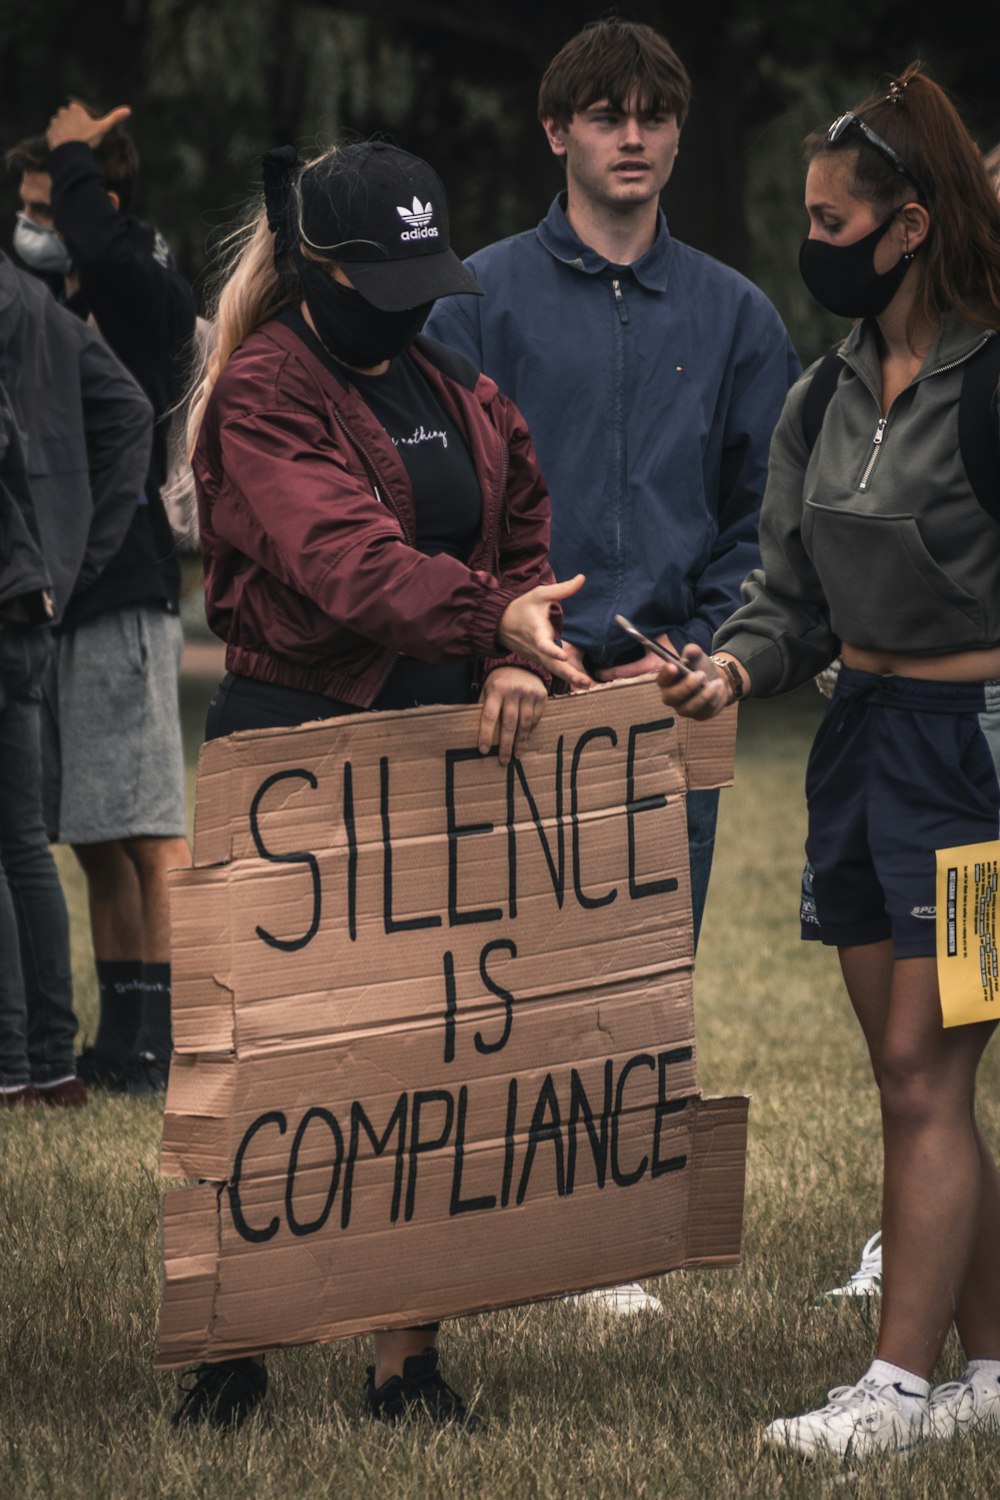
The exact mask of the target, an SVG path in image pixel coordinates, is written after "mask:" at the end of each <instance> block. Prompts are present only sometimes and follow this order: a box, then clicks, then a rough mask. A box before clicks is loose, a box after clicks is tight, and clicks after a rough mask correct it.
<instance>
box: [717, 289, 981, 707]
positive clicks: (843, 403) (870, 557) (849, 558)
mask: <svg viewBox="0 0 1000 1500" xmlns="http://www.w3.org/2000/svg"><path fill="white" fill-rule="evenodd" d="M994 337H996V334H995V332H994V331H993V330H991V329H984V328H973V327H972V326H970V325H969V324H967V323H964V322H962V321H961V320H960V319H959V318H958V317H956V316H955V315H953V314H951V315H948V316H947V317H946V318H945V320H944V322H943V324H942V328H941V332H940V334H939V336H938V338H937V339H936V341H935V343H934V344H933V345H932V347H931V349H930V352H929V353H928V356H927V358H926V360H925V361H924V364H923V367H922V368H921V370H920V373H919V374H918V375H917V376H916V378H915V379H914V380H913V381H912V382H911V383H910V384H909V385H908V386H907V387H906V388H905V390H903V391H901V392H900V393H899V395H898V396H897V397H896V398H895V400H894V401H893V402H892V404H891V406H890V407H889V410H888V411H887V412H886V413H885V415H884V416H883V414H882V409H881V402H880V398H879V392H880V390H881V373H880V369H879V357H878V347H877V342H876V335H875V327H874V324H872V323H871V322H869V321H867V320H866V321H865V322H862V323H859V324H857V325H856V326H855V328H854V329H852V331H851V333H850V334H849V335H848V337H847V338H846V339H845V341H844V343H843V345H842V346H841V349H840V354H841V357H842V358H843V361H844V368H843V370H842V371H841V373H840V378H839V380H838V383H837V387H836V390H835V391H834V393H833V396H832V398H831V400H830V404H829V406H828V407H827V411H826V416H825V418H824V421H823V426H822V429H821V431H820V433H819V436H818V437H817V439H816V443H815V446H814V447H813V449H812V452H810V451H809V448H808V445H807V442H806V438H805V434H804V431H803V425H802V414H803V404H804V401H805V395H806V391H807V390H808V387H809V381H810V379H811V377H812V374H813V371H814V370H815V368H816V367H815V365H814V366H812V367H811V368H810V369H809V370H807V371H806V372H805V374H804V375H803V376H802V378H801V379H800V380H798V381H797V382H796V384H795V385H794V386H793V387H792V389H791V390H790V391H789V393H788V400H787V401H786V403H785V408H784V411H783V412H782V415H781V419H780V421H779V423H778V426H777V427H776V429H775V433H774V438H773V441H772V444H771V455H770V464H769V470H768V481H767V488H766V491H765V495H764V504H763V508H762V511H761V527H760V547H761V563H762V565H761V567H760V568H759V569H756V570H755V571H754V572H752V573H751V574H750V575H749V576H748V577H747V578H746V580H745V581H744V583H743V588H742V596H743V600H744V603H743V605H742V607H741V608H740V609H738V610H737V611H736V612H735V614H733V615H731V616H730V618H729V619H728V620H727V621H726V623H725V624H724V625H723V626H722V627H721V628H720V629H719V630H718V632H717V633H716V635H715V639H714V641H713V643H712V645H713V649H714V650H725V651H728V652H731V653H732V655H733V656H735V657H736V658H737V660H738V661H740V662H741V663H742V664H743V666H744V667H745V668H746V670H747V672H748V673H749V675H750V680H751V684H752V692H753V693H754V695H755V696H757V697H771V696H773V695H775V694H777V693H783V692H787V691H788V690H789V689H790V688H794V687H797V686H798V685H799V684H800V683H802V682H805V681H806V680H807V679H808V678H809V677H811V676H813V675H814V674H815V673H816V672H818V671H821V670H822V668H823V667H825V666H827V665H828V664H829V662H831V661H832V660H833V658H834V657H835V656H836V655H837V652H838V651H839V649H840V645H841V642H848V643H849V644H851V645H852V646H857V647H860V648H862V649H864V650H869V651H886V652H894V653H895V652H912V653H915V654H920V655H936V654H941V655H944V654H946V653H949V652H954V651H968V650H976V649H981V648H984V647H989V646H996V645H997V644H1000V525H998V524H997V523H996V521H994V520H992V519H991V518H990V516H989V515H987V513H986V512H985V511H984V510H983V507H982V506H981V504H980V503H979V501H978V500H977V498H976V496H975V493H974V491H973V489H972V486H971V484H970V483H969V479H968V477H967V475H966V471H965V465H964V463H963V460H962V454H961V452H960V449H959V441H958V407H959V396H960V394H961V388H962V378H963V373H964V366H965V363H966V361H967V360H968V359H969V358H970V356H971V355H973V354H974V353H975V352H976V351H977V350H978V349H980V348H981V347H982V345H983V343H984V342H985V341H986V340H987V339H990V338H994ZM998 440H1000V438H998Z"/></svg>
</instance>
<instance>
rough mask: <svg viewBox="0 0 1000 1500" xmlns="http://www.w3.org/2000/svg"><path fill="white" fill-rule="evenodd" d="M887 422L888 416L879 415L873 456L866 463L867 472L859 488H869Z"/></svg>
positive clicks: (873, 442) (873, 439)
mask: <svg viewBox="0 0 1000 1500" xmlns="http://www.w3.org/2000/svg"><path fill="white" fill-rule="evenodd" d="M885 424H886V418H885V417H879V419H878V426H877V427H876V429H875V435H874V437H873V438H872V456H871V458H870V459H869V460H868V462H867V464H866V465H865V472H864V473H863V474H862V476H861V483H860V484H859V485H858V489H860V490H864V489H867V488H868V481H869V479H870V478H871V472H872V469H873V468H874V467H875V460H876V459H877V458H878V450H879V448H880V447H881V445H882V438H883V436H884V435H885Z"/></svg>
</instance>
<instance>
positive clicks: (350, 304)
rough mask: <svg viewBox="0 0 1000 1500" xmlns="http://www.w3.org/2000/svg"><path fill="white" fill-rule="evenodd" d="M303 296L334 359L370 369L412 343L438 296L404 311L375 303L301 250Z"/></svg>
mask: <svg viewBox="0 0 1000 1500" xmlns="http://www.w3.org/2000/svg"><path fill="white" fill-rule="evenodd" d="M295 258H296V261H297V264H298V273H299V282H300V284H301V287H302V296H303V298H304V299H305V304H306V306H307V307H308V309H309V313H310V315H311V317H312V320H313V322H314V323H315V325H316V332H317V334H318V335H319V338H320V341H321V343H322V344H323V346H324V347H325V348H326V349H328V350H329V352H330V353H331V354H332V355H333V357H334V358H335V359H339V360H341V361H342V362H343V363H344V364H345V365H353V366H354V367H355V368H356V369H359V370H370V369H372V368H373V367H374V366H375V365H378V364H381V363H382V361H383V360H384V359H394V358H395V356H396V355H397V354H402V352H403V350H404V349H408V348H409V347H410V345H411V344H412V343H413V340H414V339H415V338H416V336H417V334H418V333H419V332H420V330H421V328H423V326H424V324H425V323H426V321H427V318H428V316H429V314H430V310H431V308H432V307H433V306H434V304H433V302H424V303H422V304H421V306H420V307H408V308H406V309H405V310H404V311H403V312H383V311H382V310H381V309H380V308H378V307H373V306H372V304H371V303H370V302H367V301H366V300H365V298H364V297H362V295H361V293H360V292H358V291H355V289H354V287H352V286H344V285H343V283H342V282H339V281H334V279H333V277H332V276H331V275H330V273H329V272H328V271H326V270H324V269H323V267H322V266H321V265H318V264H317V263H316V262H315V261H311V260H307V259H306V257H305V256H304V255H303V254H302V251H301V250H297V251H296V256H295Z"/></svg>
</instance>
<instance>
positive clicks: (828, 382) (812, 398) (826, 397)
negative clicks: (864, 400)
mask: <svg viewBox="0 0 1000 1500" xmlns="http://www.w3.org/2000/svg"><path fill="white" fill-rule="evenodd" d="M843 367H844V361H843V360H842V359H841V357H840V355H839V354H838V352H837V350H836V349H828V350H827V351H826V353H825V354H824V355H823V358H822V359H821V360H820V362H819V364H818V365H817V366H816V369H815V372H814V374H813V377H812V379H811V380H810V382H809V389H808V390H807V391H806V394H805V400H804V401H803V403H802V435H803V437H804V438H805V440H806V447H807V448H808V449H809V452H810V453H811V452H812V450H813V449H814V448H815V446H816V439H817V438H818V437H819V430H820V428H821V427H822V426H823V418H824V417H825V416H826V409H827V407H828V406H829V405H830V398H831V396H832V395H833V393H834V391H835V390H836V389H837V381H838V380H839V379H840V372H841V370H842V369H843Z"/></svg>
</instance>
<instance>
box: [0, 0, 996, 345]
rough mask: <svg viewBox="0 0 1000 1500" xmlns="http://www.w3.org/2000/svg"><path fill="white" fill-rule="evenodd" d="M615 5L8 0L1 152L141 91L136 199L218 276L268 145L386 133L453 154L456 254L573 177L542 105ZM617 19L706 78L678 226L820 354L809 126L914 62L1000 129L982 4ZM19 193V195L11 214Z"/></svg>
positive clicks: (440, 166)
mask: <svg viewBox="0 0 1000 1500" xmlns="http://www.w3.org/2000/svg"><path fill="white" fill-rule="evenodd" d="M607 13H608V11H607V8H606V7H605V6H599V5H595V6H592V7H591V6H587V5H580V4H569V3H565V0H556V3H538V0H506V3H505V4H503V5H500V4H497V3H494V4H491V5H488V6H487V5H476V4H471V3H469V0H428V3H421V0H406V3H392V0H361V3H358V4H353V5H352V4H337V3H326V0H89V3H85V4H81V3H80V0H33V3H32V4H31V5H30V6H29V5H26V4H25V3H24V0H0V40H2V50H0V145H2V146H3V147H4V148H6V147H7V146H9V145H11V144H13V143H14V142H15V141H17V140H18V139H19V138H20V137H22V136H24V135H28V134H33V133H36V132H38V131H39V130H42V129H44V126H45V124H46V122H47V121H48V119H49V117H50V116H51V115H52V114H53V112H54V111H55V109H56V108H57V107H58V106H59V105H60V104H61V103H62V102H64V100H65V98H66V96H67V95H77V96H79V97H81V98H85V99H87V100H89V101H92V102H93V103H95V104H97V105H99V106H100V107H102V108H110V107H112V106H113V105H117V104H129V105H131V106H132V109H133V122H132V124H133V129H134V134H135V137H136V140H137V142H138V145H139V149H140V151H141V153H142V158H143V169H142V175H141V183H140V187H141V191H140V196H139V202H138V205H137V208H138V211H139V212H140V213H141V214H142V215H143V216H144V217H148V218H150V219H152V220H154V221H155V222H156V223H157V224H159V226H160V227H161V228H162V230H163V231H164V233H165V234H166V236H167V238H168V240H169V241H170V243H171V244H172V246H173V248H174V252H175V255H176V256H177V259H178V262H179V264H180V265H181V267H182V268H183V269H184V270H185V271H186V272H187V273H188V274H189V275H190V276H191V277H192V278H193V279H195V280H196V281H198V282H200V283H201V284H202V285H204V280H203V278H204V273H205V268H206V265H207V264H208V262H209V260H210V253H211V246H212V243H213V241H214V240H216V239H218V237H219V235H220V234H221V233H222V232H223V230H224V228H225V227H226V226H228V225H231V224H232V222H233V220H234V219H235V218H236V217H237V216H238V215H239V213H240V212H241V209H242V207H243V205H244V204H245V203H246V201H247V200H248V198H250V197H252V195H253V194H254V193H255V191H256V190H257V186H258V162H257V159H258V158H259V156H260V153H261V152H262V151H264V150H266V149H267V148H268V147H269V146H272V145H277V144H281V143H283V142H285V141H294V142H295V143H296V144H298V146H299V148H300V149H301V150H302V151H303V152H304V153H309V152H311V151H313V150H315V149H317V148H320V147H323V146H326V145H327V144H329V143H331V142H334V141H337V140H344V139H351V138H358V137H365V136H368V135H371V134H375V133H383V134H385V135H387V136H388V137H390V138H391V139H393V140H395V141H396V142H398V144H400V145H402V146H404V147H406V148H407V149H409V150H412V151H415V152H416V153H417V154H419V155H421V156H424V157H426V158H427V159H428V160H429V161H430V162H431V163H432V164H433V165H434V166H435V167H436V168H437V170H438V171H439V173H440V174H441V176H442V177H443V179H444V181H445V184H446V186H447V188H448V192H449V198H450V201H451V209H452V224H453V240H454V244H455V248H456V249H457V250H458V251H459V253H461V254H468V253H470V252H471V251H472V250H475V249H477V248H478V247H479V246H480V245H483V244H485V243H487V242H488V241H490V240H492V239H496V238H498V237H499V236H501V235H505V234H510V233H513V232H515V231H517V230H520V229H523V228H526V227H527V226H529V225H531V224H533V223H535V222H536V221H537V220H538V219H539V218H540V217H541V215H542V214H543V213H544V212H545V209H546V207H547V205H548V202H549V200H550V198H551V197H552V195H553V193H554V192H555V191H556V190H557V189H558V187H559V181H560V178H559V169H558V166H557V165H556V163H555V161H554V159H553V158H552V157H551V156H550V154H549V152H548V149H547V147H546V146H545V143H544V141H543V138H542V135H541V132H540V130H539V128H538V125H537V123H536V119H535V100H536V96H537V89H538V82H539V79H540V77H541V73H542V71H543V69H544V66H545V64H546V62H547V61H548V59H549V58H550V57H551V56H552V54H553V53H554V52H555V51H556V50H557V48H558V47H559V46H561V44H562V43H563V42H564V41H566V40H567V38H568V37H570V36H572V35H573V34H574V33H575V32H576V31H577V30H578V29H579V28H580V26H581V25H583V24H584V22H586V21H587V20H590V19H593V18H595V17H597V16H600V15H603V14H607ZM620 13H621V14H623V15H626V16H628V17H630V18H631V19H635V20H642V21H648V22H650V23H651V24H653V25H655V26H657V27H658V28H659V29H660V30H661V31H663V32H664V33H665V35H667V36H668V37H669V38H670V40H671V42H672V43H673V45H674V46H675V47H676V49H677V51H678V52H679V54H680V56H681V57H682V58H683V60H684V62H685V64H686V66H687V68H688V70H689V72H690V73H691V76H692V80H693V84H694V104H693V107H692V112H691V116H690V118H689V121H688V124H687V126H686V128H685V132H684V137H683V140H682V146H681V155H680V158H679V161H678V165H677V169H676V171H675V173H674V177H673V180H672V181H671V183H670V185H669V187H668V189H667V193H666V203H665V206H666V209H667V214H668V218H669V221H670V226H671V229H672V231H673V232H674V233H675V234H677V235H678V236H679V237H680V238H682V239H684V240H687V241H688V242H689V243H691V244H694V245H697V246H699V247H700V248H701V249H704V250H707V251H709V252H710V253H711V254H713V255H716V256H718V257H719V258H720V259H721V260H724V261H727V262H728V263H729V264H731V265H734V266H736V267H738V268H739V269H740V270H742V271H745V272H746V273H747V274H748V275H750V276H752V277H753V278H754V279H755V280H756V281H757V282H759V283H760V285H762V286H763V287H764V288H765V290H766V291H767V292H768V294H769V295H770V296H771V297H772V298H773V300H774V301H775V303H776V304H777V306H778V308H779V310H780V311H781V313H782V315H783V316H784V318H785V320H786V322H787V323H788V326H789V328H790V330H791V332H792V336H793V338H794V339H795V341H796V343H797V345H798V347H799V349H800V352H801V353H802V355H803V357H804V358H810V357H812V356H813V355H814V354H815V353H817V352H818V351H819V350H820V349H821V348H822V347H824V346H825V344H827V343H828V342H830V341H831V340H832V339H833V338H834V337H836V336H837V335H838V333H839V332H841V331H842V326H843V325H842V324H840V323H839V322H838V320H834V319H831V318H829V317H828V316H827V315H826V314H823V313H822V312H821V311H820V310H819V309H818V308H817V307H816V306H815V304H813V303H812V301H811V299H810V298H809V297H808V295H807V294H806V292H805V290H804V288H802V286H801V284H800V282H799V278H798V274H797V271H796V256H797V250H798V244H799V241H800V240H801V238H802V235H803V233H804V230H805V217H804V213H803V210H802V206H801V194H802V170H801V163H800V152H799V144H800V142H801V139H802V137H803V136H804V135H805V134H806V133H807V131H808V130H810V129H812V128H814V127H815V126H816V125H821V124H824V123H826V122H827V121H829V120H830V119H832V118H833V117H834V116H835V115H837V114H839V113H841V111H842V110H843V109H845V108H847V107H849V106H850V105H851V104H852V103H854V102H856V101H857V100H858V99H860V98H862V97H863V96H864V95H865V94H866V93H867V92H868V91H869V89H870V88H871V87H872V86H873V84H874V83H875V82H876V80H877V79H878V78H879V76H880V75H881V74H882V73H884V72H885V71H887V70H898V69H900V68H901V67H902V66H903V65H904V64H905V63H906V62H907V61H909V60H910V59H911V58H913V57H918V56H919V57H922V58H923V59H924V60H925V62H926V64H927V66H928V68H929V70H930V72H931V73H932V75H933V77H934V78H935V79H936V80H937V81H938V82H940V83H942V84H943V85H944V86H945V87H947V88H949V89H950V90H951V91H952V92H953V94H954V95H955V97H956V99H957V101H958V103H959V105H960V107H961V108H962V109H963V112H964V113H965V116H966V119H967V120H968V122H969V124H970V126H971V128H972V131H973V134H974V135H975V136H976V139H977V141H978V142H979V144H980V145H981V146H982V147H983V148H984V149H985V148H988V147H989V146H991V145H993V144H994V142H995V141H996V140H997V139H998V137H1000V96H998V92H997V89H996V84H995V74H996V66H997V60H998V58H997V48H996V47H995V46H994V45H993V42H994V38H995V33H996V20H995V13H994V12H993V10H992V7H989V6H986V5H984V4H982V3H981V0H975V3H973V0H956V3H954V4H952V5H951V6H947V7H943V6H941V5H940V4H939V3H935V4H931V3H928V0H838V3H837V4H836V5H832V4H819V3H817V0H765V3H761V0H719V3H712V0H704V3H702V4H700V5H685V6H681V5H670V4H645V3H635V4H631V5H628V6H622V7H621V11H620ZM15 187H16V183H14V182H11V181H6V182H4V184H3V188H2V192H3V201H2V208H3V212H4V213H5V215H6V219H5V222H7V223H8V224H10V225H12V221H13V214H14V210H15V207H16V202H15V192H14V190H15ZM9 242H10V235H9V233H8V234H7V235H6V236H0V244H3V245H4V246H5V247H6V246H8V245H9Z"/></svg>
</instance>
